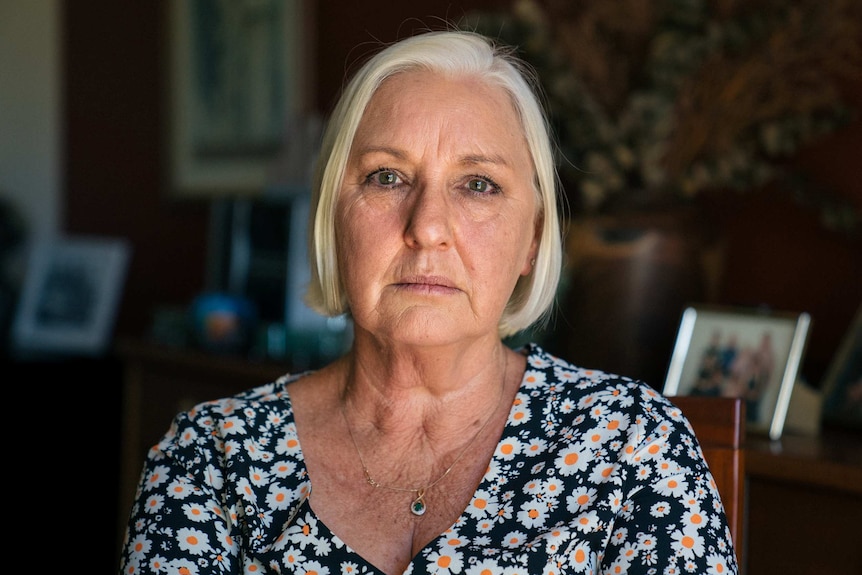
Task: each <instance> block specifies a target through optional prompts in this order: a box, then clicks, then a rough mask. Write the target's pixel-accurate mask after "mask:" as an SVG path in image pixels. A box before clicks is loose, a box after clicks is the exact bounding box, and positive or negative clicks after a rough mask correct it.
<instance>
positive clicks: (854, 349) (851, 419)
mask: <svg viewBox="0 0 862 575" xmlns="http://www.w3.org/2000/svg"><path fill="white" fill-rule="evenodd" d="M821 389H822V390H823V413H822V416H823V418H822V420H823V423H824V424H826V425H836V426H840V427H847V428H852V429H862V305H860V306H859V309H858V310H856V315H855V316H854V318H853V320H852V321H851V323H850V327H849V328H848V329H847V333H846V334H845V335H844V337H843V339H842V340H841V344H840V345H839V347H838V350H837V351H836V352H835V355H834V356H833V359H832V361H831V363H830V364H829V367H828V369H827V370H826V375H825V376H824V378H823V383H822V386H821Z"/></svg>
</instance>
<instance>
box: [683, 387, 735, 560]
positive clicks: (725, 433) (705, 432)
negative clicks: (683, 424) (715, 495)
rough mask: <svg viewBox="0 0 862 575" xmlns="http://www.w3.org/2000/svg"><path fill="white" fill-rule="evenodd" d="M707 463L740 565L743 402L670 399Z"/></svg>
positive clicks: (695, 398) (727, 398) (717, 399)
mask: <svg viewBox="0 0 862 575" xmlns="http://www.w3.org/2000/svg"><path fill="white" fill-rule="evenodd" d="M670 400H671V401H672V402H673V404H674V405H676V406H677V407H679V408H680V409H681V410H682V412H683V414H684V415H685V416H686V417H687V418H688V421H689V423H691V426H692V428H694V433H695V435H697V440H698V442H699V443H700V447H701V449H702V450H703V456H704V457H705V458H706V462H707V463H708V464H709V470H710V471H711V472H712V476H713V478H715V483H716V485H717V486H718V492H719V494H720V495H721V501H722V503H723V504H724V510H725V513H726V514H727V520H728V522H729V524H730V534H731V537H732V538H733V545H734V547H735V548H736V556H737V560H738V561H739V564H740V565H743V564H744V557H743V555H744V553H743V551H744V548H745V539H744V537H745V533H744V525H745V451H744V449H743V446H744V442H745V403H744V402H743V401H742V399H740V398H737V397H699V396H674V397H671V398H670Z"/></svg>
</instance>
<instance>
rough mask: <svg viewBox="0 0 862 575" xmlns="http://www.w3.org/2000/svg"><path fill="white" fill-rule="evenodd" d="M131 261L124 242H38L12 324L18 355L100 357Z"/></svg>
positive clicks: (84, 239)
mask: <svg viewBox="0 0 862 575" xmlns="http://www.w3.org/2000/svg"><path fill="white" fill-rule="evenodd" d="M129 258H130V247H129V244H128V242H127V241H126V240H123V239H118V238H102V237H89V236H87V237H66V238H58V239H53V240H49V241H43V242H40V243H39V244H38V245H36V246H35V247H34V249H33V251H32V253H31V256H30V258H29V260H28V266H27V272H26V276H25V279H24V286H23V290H22V292H21V297H20V300H19V302H18V306H17V310H16V315H15V320H14V323H13V326H12V334H11V335H12V337H11V342H12V346H13V350H14V352H15V353H16V354H19V355H34V354H36V355H46V354H47V355H86V356H90V355H99V354H102V353H104V352H105V351H106V350H107V348H108V346H109V343H110V338H111V331H112V328H113V326H114V321H115V319H116V313H117V307H118V304H119V301H120V296H121V295H122V288H123V284H124V280H125V276H126V270H127V267H128V263H129Z"/></svg>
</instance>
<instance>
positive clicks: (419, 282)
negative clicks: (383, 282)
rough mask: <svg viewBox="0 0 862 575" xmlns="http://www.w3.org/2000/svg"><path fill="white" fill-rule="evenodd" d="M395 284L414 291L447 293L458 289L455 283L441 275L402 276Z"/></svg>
mask: <svg viewBox="0 0 862 575" xmlns="http://www.w3.org/2000/svg"><path fill="white" fill-rule="evenodd" d="M395 285H397V286H398V287H399V288H401V289H405V290H409V291H412V292H416V293H427V294H448V293H452V292H454V291H458V288H457V287H456V286H455V283H454V282H452V281H451V280H450V279H449V278H446V277H443V276H415V277H406V278H402V279H401V280H400V281H398V282H397V283H396V284H395Z"/></svg>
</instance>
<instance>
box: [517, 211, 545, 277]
mask: <svg viewBox="0 0 862 575" xmlns="http://www.w3.org/2000/svg"><path fill="white" fill-rule="evenodd" d="M543 223H544V220H543V218H542V217H539V218H538V219H537V221H536V231H535V233H534V234H533V241H532V242H531V243H530V249H529V251H527V260H526V261H525V262H524V267H523V268H521V275H522V276H528V275H530V274H531V273H533V268H534V267H536V257H537V254H538V253H539V238H541V236H542V224H543Z"/></svg>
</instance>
